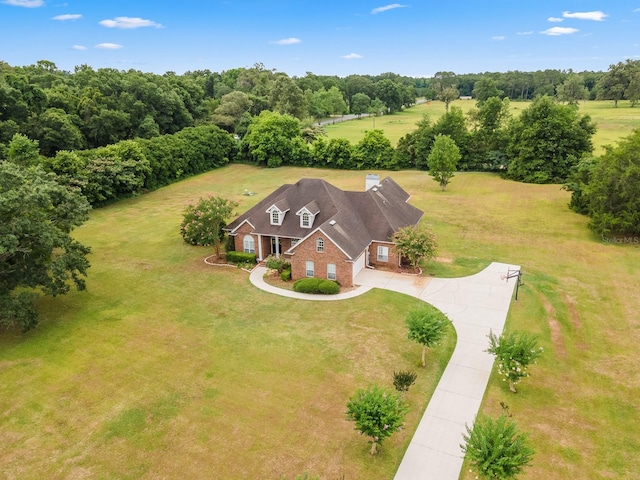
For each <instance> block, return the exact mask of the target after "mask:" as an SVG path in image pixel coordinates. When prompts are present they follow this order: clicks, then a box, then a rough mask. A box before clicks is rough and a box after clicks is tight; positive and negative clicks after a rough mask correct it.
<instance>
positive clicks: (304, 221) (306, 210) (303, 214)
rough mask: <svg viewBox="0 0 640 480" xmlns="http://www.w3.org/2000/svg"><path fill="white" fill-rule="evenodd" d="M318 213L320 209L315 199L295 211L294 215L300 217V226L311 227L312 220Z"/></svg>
mask: <svg viewBox="0 0 640 480" xmlns="http://www.w3.org/2000/svg"><path fill="white" fill-rule="evenodd" d="M318 213H320V209H319V208H318V205H317V204H316V202H315V200H313V201H311V202H309V203H308V204H306V205H305V206H304V207H302V208H301V209H300V210H298V211H297V212H296V215H298V216H299V217H300V228H311V227H313V221H314V220H315V219H316V215H318Z"/></svg>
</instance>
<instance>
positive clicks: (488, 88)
mask: <svg viewBox="0 0 640 480" xmlns="http://www.w3.org/2000/svg"><path fill="white" fill-rule="evenodd" d="M473 97H474V98H475V99H476V102H477V104H478V107H481V106H482V105H483V104H484V102H486V101H487V100H489V99H490V98H494V97H498V98H502V97H504V92H503V91H502V90H500V88H498V82H497V81H496V80H494V79H493V78H491V77H482V78H481V79H480V80H478V81H477V82H476V83H475V85H474V86H473Z"/></svg>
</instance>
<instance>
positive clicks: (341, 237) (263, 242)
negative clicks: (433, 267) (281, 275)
mask: <svg viewBox="0 0 640 480" xmlns="http://www.w3.org/2000/svg"><path fill="white" fill-rule="evenodd" d="M365 187H366V188H365V190H364V191H361V192H348V191H343V190H340V189H339V188H336V187H334V186H333V185H331V184H330V183H328V182H326V181H325V180H322V179H317V178H303V179H301V180H299V181H298V182H297V183H295V184H293V185H291V184H287V185H282V186H281V187H280V188H278V189H277V190H276V191H274V192H273V193H271V194H270V195H268V196H267V197H266V198H265V199H264V200H262V201H261V202H260V203H258V204H257V205H256V206H254V207H253V208H251V209H249V210H248V211H247V212H245V213H244V214H242V215H240V216H239V217H238V218H236V219H235V220H234V221H232V222H231V223H230V224H229V225H227V227H226V228H225V230H226V231H227V232H228V233H229V235H230V236H231V237H232V238H233V241H234V245H235V249H236V250H237V251H244V252H248V253H255V254H256V256H257V258H258V260H263V259H264V258H265V257H267V256H269V255H276V256H284V257H285V258H286V259H288V260H289V261H290V262H291V277H292V279H299V278H304V277H320V278H328V279H331V280H337V281H338V282H340V284H342V285H352V284H353V279H354V278H355V277H356V275H357V274H358V273H359V272H360V271H361V270H362V269H363V268H365V267H376V266H380V267H381V266H385V267H386V268H390V269H397V268H399V267H400V262H401V258H400V255H398V254H397V253H396V251H395V248H394V243H393V241H392V240H391V238H392V236H393V234H394V233H395V232H397V231H398V230H399V229H400V228H402V227H405V226H408V225H415V224H417V223H418V221H419V220H420V218H421V217H422V211H420V210H418V209H417V208H415V207H413V206H411V205H409V204H408V203H407V201H408V200H409V194H408V193H407V192H405V191H404V190H403V189H402V188H401V187H400V186H399V185H398V184H397V183H395V182H394V181H393V180H392V179H391V178H389V177H387V178H385V179H384V180H382V181H380V177H379V176H378V175H367V179H366V185H365Z"/></svg>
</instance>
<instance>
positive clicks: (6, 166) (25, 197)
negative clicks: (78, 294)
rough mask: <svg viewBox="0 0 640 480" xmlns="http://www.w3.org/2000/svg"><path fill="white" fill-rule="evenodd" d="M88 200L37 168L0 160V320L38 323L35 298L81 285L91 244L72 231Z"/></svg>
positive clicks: (29, 324) (84, 215) (28, 324)
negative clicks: (74, 237) (75, 235)
mask: <svg viewBox="0 0 640 480" xmlns="http://www.w3.org/2000/svg"><path fill="white" fill-rule="evenodd" d="M89 208H90V207H89V204H88V203H87V200H86V199H85V198H84V197H83V196H82V195H81V194H79V193H78V192H77V191H72V190H70V189H68V188H67V187H65V186H62V185H60V184H59V183H57V182H56V180H55V175H54V174H47V173H45V172H44V170H42V169H41V168H40V167H28V168H24V167H21V166H19V165H16V164H14V163H13V162H4V163H0V325H2V326H4V327H13V326H19V327H20V328H22V330H23V331H27V330H30V329H32V328H33V327H35V326H36V324H37V323H38V313H37V310H36V309H35V307H34V306H33V299H34V298H35V297H37V296H38V294H39V293H43V294H45V295H52V296H56V295H61V294H64V293H67V292H68V291H69V290H70V283H72V284H74V285H75V286H76V288H77V289H78V290H84V288H85V281H84V278H83V277H84V276H86V273H87V269H88V268H89V262H88V260H87V254H88V253H89V248H88V247H85V246H84V245H82V244H81V243H80V242H78V241H77V240H74V239H73V238H72V237H71V235H70V233H71V231H72V230H73V229H74V228H75V227H77V226H79V225H81V224H82V223H83V222H84V221H85V220H86V219H87V214H88V212H89Z"/></svg>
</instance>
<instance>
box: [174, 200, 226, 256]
mask: <svg viewBox="0 0 640 480" xmlns="http://www.w3.org/2000/svg"><path fill="white" fill-rule="evenodd" d="M237 206H238V204H237V203H236V202H234V201H231V200H227V199H226V198H221V197H214V196H213V195H210V196H209V197H207V198H200V200H199V201H198V203H197V204H196V205H188V206H187V208H186V209H185V211H184V218H183V220H182V223H181V224H180V233H181V235H182V238H183V239H184V241H185V242H187V243H189V244H191V245H202V246H205V247H208V246H210V245H213V246H214V247H215V249H216V253H217V254H220V245H221V242H222V240H223V238H224V230H223V228H224V227H226V226H227V224H226V220H228V219H229V218H230V217H231V216H232V215H233V209H234V208H235V207H237Z"/></svg>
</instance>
